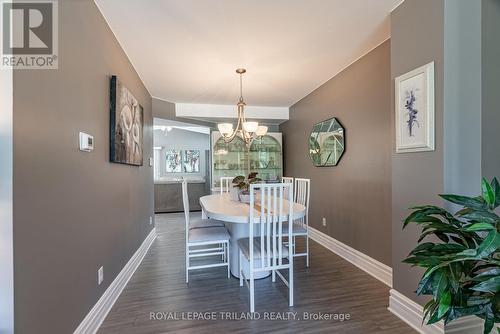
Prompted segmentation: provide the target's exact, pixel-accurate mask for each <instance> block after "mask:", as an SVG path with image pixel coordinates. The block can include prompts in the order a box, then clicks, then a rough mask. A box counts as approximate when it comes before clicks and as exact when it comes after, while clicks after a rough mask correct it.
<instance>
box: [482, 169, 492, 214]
mask: <svg viewBox="0 0 500 334" xmlns="http://www.w3.org/2000/svg"><path fill="white" fill-rule="evenodd" d="M481 190H482V192H483V198H484V200H485V201H486V203H488V205H489V207H490V208H493V206H494V205H495V192H494V191H493V187H492V186H491V185H490V184H489V183H488V181H486V179H485V178H484V177H483V180H482V181H481Z"/></svg>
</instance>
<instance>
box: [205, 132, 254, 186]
mask: <svg viewBox="0 0 500 334" xmlns="http://www.w3.org/2000/svg"><path fill="white" fill-rule="evenodd" d="M246 151H247V148H246V145H245V142H244V141H243V140H242V139H241V138H239V137H236V138H234V139H233V141H232V142H230V143H225V142H224V139H222V138H219V139H218V140H217V141H216V142H215V144H214V147H213V167H214V169H213V170H214V173H213V175H212V178H213V185H214V187H220V178H221V177H223V176H232V177H235V176H238V175H247V174H248V157H247V153H246Z"/></svg>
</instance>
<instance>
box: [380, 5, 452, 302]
mask: <svg viewBox="0 0 500 334" xmlns="http://www.w3.org/2000/svg"><path fill="white" fill-rule="evenodd" d="M443 27H444V2H443V0H406V1H405V2H403V3H402V4H401V5H400V6H399V7H398V8H396V10H394V11H393V12H392V15H391V82H392V89H391V93H390V94H391V96H392V97H393V98H394V78H395V77H397V76H400V75H401V74H404V73H406V72H408V71H411V70H413V69H415V68H417V67H420V66H422V65H424V64H427V63H429V62H431V61H434V62H435V102H436V103H435V115H436V119H435V126H436V141H435V143H436V150H435V151H433V152H421V153H404V154H396V153H395V140H392V138H395V135H394V130H392V129H394V122H395V120H394V103H391V107H390V110H391V115H393V116H392V121H391V130H392V131H393V136H392V137H391V143H392V152H393V153H392V249H393V251H392V270H393V288H394V289H396V290H397V291H399V292H401V293H403V294H405V295H406V296H407V297H409V298H412V299H414V300H418V301H419V302H422V301H423V300H424V299H422V298H416V296H415V293H414V291H415V290H416V287H417V283H418V281H419V278H420V275H421V272H420V270H418V269H414V268H411V267H410V266H409V265H407V264H403V263H401V261H402V260H403V259H404V258H405V257H406V256H407V255H408V253H409V252H410V251H411V250H412V249H413V248H414V247H415V245H416V242H417V239H418V234H419V229H418V228H416V227H415V226H409V227H408V228H407V229H405V230H404V231H402V229H401V228H402V226H403V225H402V220H403V218H404V217H406V216H407V215H408V213H409V211H408V208H410V207H412V206H415V205H419V204H436V205H442V204H443V203H442V201H440V200H439V198H438V197H437V194H440V193H443V190H444V177H443V165H444V158H443V87H444V83H443V82H444V65H443V57H444V51H443V49H444V29H443ZM391 101H394V99H391Z"/></svg>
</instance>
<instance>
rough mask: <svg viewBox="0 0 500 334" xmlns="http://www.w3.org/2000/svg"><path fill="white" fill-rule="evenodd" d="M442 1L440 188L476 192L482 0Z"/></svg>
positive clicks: (450, 191)
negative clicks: (442, 164)
mask: <svg viewBox="0 0 500 334" xmlns="http://www.w3.org/2000/svg"><path fill="white" fill-rule="evenodd" d="M444 4H445V5H444V75H445V79H444V82H445V84H444V124H445V126H444V129H443V133H444V139H443V140H444V190H445V192H446V193H454V194H463V195H469V196H477V195H478V193H479V191H480V189H481V187H480V185H481V150H480V149H479V148H480V147H481V136H480V133H481V38H478V36H480V35H481V1H470V0H445V3H444ZM446 206H448V208H449V209H453V210H454V209H456V206H454V205H452V204H448V203H446Z"/></svg>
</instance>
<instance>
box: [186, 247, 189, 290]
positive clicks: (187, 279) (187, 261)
mask: <svg viewBox="0 0 500 334" xmlns="http://www.w3.org/2000/svg"><path fill="white" fill-rule="evenodd" d="M186 283H189V246H188V245H186Z"/></svg>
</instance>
